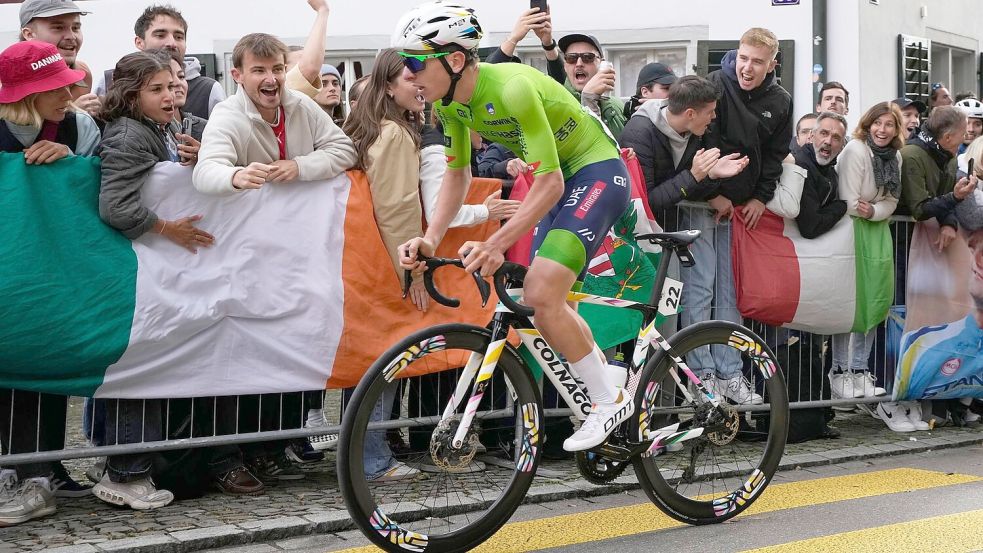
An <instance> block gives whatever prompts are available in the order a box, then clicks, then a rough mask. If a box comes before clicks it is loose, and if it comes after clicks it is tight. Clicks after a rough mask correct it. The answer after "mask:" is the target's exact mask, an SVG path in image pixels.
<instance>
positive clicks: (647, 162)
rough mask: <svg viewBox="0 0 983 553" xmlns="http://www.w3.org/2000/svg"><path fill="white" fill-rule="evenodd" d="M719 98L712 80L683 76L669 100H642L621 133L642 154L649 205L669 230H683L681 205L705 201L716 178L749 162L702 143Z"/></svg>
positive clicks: (628, 145)
mask: <svg viewBox="0 0 983 553" xmlns="http://www.w3.org/2000/svg"><path fill="white" fill-rule="evenodd" d="M718 96H719V94H718V92H717V88H716V87H715V86H714V84H713V83H711V82H710V81H708V80H706V79H704V78H702V77H696V76H687V77H683V78H681V79H679V80H678V81H675V82H674V83H673V84H672V85H670V87H669V95H668V98H666V99H664V100H662V99H651V100H648V101H646V102H645V103H643V104H642V105H641V107H640V108H639V109H638V110H637V111H636V112H635V114H634V116H632V118H631V119H629V120H628V124H627V125H625V130H624V131H623V132H622V134H621V145H622V146H623V147H625V148H634V150H635V155H637V156H638V161H639V164H640V165H641V166H642V173H643V174H644V175H645V188H646V190H647V194H648V200H649V206H650V207H651V208H652V211H653V212H654V214H655V219H656V221H658V222H659V224H660V225H662V227H663V228H664V229H665V230H667V231H675V230H678V225H677V217H676V209H677V208H676V204H678V203H679V202H680V201H682V200H693V201H699V200H705V199H706V198H707V197H708V196H710V195H711V193H713V192H714V191H715V190H716V181H715V180H714V179H722V178H726V177H730V176H733V175H736V174H737V173H739V172H741V170H743V169H744V167H745V166H746V164H747V158H746V157H743V158H740V159H737V158H738V154H736V153H735V154H730V155H728V156H725V157H723V158H721V157H720V150H719V149H717V148H704V147H703V134H704V133H705V132H706V130H707V127H709V126H710V122H711V121H712V120H713V118H714V112H715V110H716V108H717V98H718Z"/></svg>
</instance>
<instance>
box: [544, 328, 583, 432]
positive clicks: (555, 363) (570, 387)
mask: <svg viewBox="0 0 983 553" xmlns="http://www.w3.org/2000/svg"><path fill="white" fill-rule="evenodd" d="M532 346H533V350H534V351H535V352H536V356H537V357H538V358H539V360H540V361H542V362H543V363H544V364H545V365H546V367H547V368H548V369H549V371H550V372H551V373H552V374H553V376H555V377H556V383H558V384H559V385H561V386H563V388H564V389H565V390H566V392H567V394H569V395H570V397H571V399H573V401H574V402H576V403H577V407H578V408H579V409H580V412H581V413H583V414H584V415H589V414H590V400H589V399H588V398H587V394H585V393H584V391H583V390H582V389H581V388H580V385H578V384H577V381H576V380H574V378H573V376H571V374H570V371H569V370H568V369H567V367H566V366H564V365H563V361H561V360H560V358H559V356H557V355H556V352H554V351H553V350H552V349H551V348H550V346H549V344H547V343H546V340H544V339H543V338H541V337H539V336H537V337H536V338H535V339H534V340H533V341H532Z"/></svg>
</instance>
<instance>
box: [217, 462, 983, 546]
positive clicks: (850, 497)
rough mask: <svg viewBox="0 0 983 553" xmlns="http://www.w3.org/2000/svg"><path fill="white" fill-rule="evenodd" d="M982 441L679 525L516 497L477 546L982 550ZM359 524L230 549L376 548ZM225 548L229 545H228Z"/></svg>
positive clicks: (603, 507) (605, 508) (814, 480)
mask: <svg viewBox="0 0 983 553" xmlns="http://www.w3.org/2000/svg"><path fill="white" fill-rule="evenodd" d="M981 528H983V447H979V446H976V447H968V448H960V449H947V450H941V451H932V452H928V453H921V454H909V455H903V456H895V457H888V458H882V459H876V460H873V461H869V462H851V463H845V464H840V465H832V466H823V467H817V468H810V469H802V470H797V471H792V472H784V473H779V474H778V475H776V478H775V481H774V482H773V483H772V485H771V486H769V487H768V489H767V490H766V491H765V493H764V495H763V496H762V497H761V498H759V499H758V501H757V502H755V504H754V505H753V506H752V507H751V509H749V511H748V512H746V513H744V514H743V515H741V516H739V517H737V518H736V519H734V520H733V521H731V522H728V523H725V524H718V525H713V526H702V527H692V526H685V525H681V524H680V523H677V522H675V521H674V520H672V519H670V518H668V517H667V516H665V515H663V514H662V513H661V512H659V511H658V510H657V509H656V508H655V507H654V506H652V505H651V504H650V503H649V502H648V501H647V500H646V498H645V496H644V493H643V492H641V491H635V492H629V493H624V494H621V495H615V496H605V497H597V498H589V499H576V500H568V501H562V502H557V503H547V504H540V505H528V506H523V507H522V508H520V509H519V511H518V512H517V513H516V514H515V515H514V516H513V517H512V520H511V521H510V523H509V524H507V525H506V526H505V527H503V528H502V529H501V530H500V531H499V532H498V533H497V534H496V535H495V536H493V537H492V539H491V540H489V541H488V542H487V543H485V544H484V545H483V546H482V547H480V548H478V549H476V550H475V551H480V552H494V553H507V552H516V553H518V552H524V551H549V552H565V553H574V552H585V553H586V552H591V553H593V552H596V551H604V552H605V553H609V552H610V553H617V552H626V553H627V552H631V553H636V552H638V551H646V552H658V551H666V552H670V551H671V552H672V553H688V552H693V553H697V552H699V553H704V552H706V551H715V552H728V551H767V552H800V551H801V552H806V551H808V552H810V553H812V552H833V551H844V552H846V551H849V552H855V551H891V552H892V553H894V552H903V551H913V552H914V551H917V552H923V551H938V552H946V553H950V552H952V553H955V552H961V551H983V530H981ZM367 544H368V542H367V540H365V538H364V537H362V536H361V534H359V533H358V532H347V533H344V534H338V535H333V536H309V537H305V538H297V539H293V540H288V541H282V542H277V543H271V544H256V545H252V546H248V547H245V548H244V547H239V548H236V551H241V552H245V553H268V552H270V553H271V552H274V551H289V552H291V553H315V552H316V553H322V552H325V553H326V552H341V551H344V552H346V553H355V552H358V553H362V552H369V551H376V549H375V548H374V547H372V546H369V545H367ZM230 551H231V550H230Z"/></svg>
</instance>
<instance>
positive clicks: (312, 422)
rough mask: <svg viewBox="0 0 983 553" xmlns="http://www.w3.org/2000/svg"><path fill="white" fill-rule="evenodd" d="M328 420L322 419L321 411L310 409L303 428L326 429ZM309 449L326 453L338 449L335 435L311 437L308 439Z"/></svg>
mask: <svg viewBox="0 0 983 553" xmlns="http://www.w3.org/2000/svg"><path fill="white" fill-rule="evenodd" d="M327 427H328V420H327V419H326V418H324V410H323V409H310V410H308V411H307V422H306V423H304V428H327ZM308 440H310V442H311V447H313V448H314V449H316V450H318V451H327V450H330V449H335V448H337V447H338V435H337V434H324V435H322V436H311V437H310V438H308Z"/></svg>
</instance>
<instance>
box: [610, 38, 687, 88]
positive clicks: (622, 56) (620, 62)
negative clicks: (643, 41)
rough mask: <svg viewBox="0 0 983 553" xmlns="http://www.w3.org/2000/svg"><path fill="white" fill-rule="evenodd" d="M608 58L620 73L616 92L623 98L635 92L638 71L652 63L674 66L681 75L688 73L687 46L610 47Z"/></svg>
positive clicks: (616, 71)
mask: <svg viewBox="0 0 983 553" xmlns="http://www.w3.org/2000/svg"><path fill="white" fill-rule="evenodd" d="M608 60H609V61H610V62H611V63H613V64H614V70H615V73H616V74H617V75H618V81H617V87H618V89H617V90H616V91H615V92H616V93H617V94H618V96H621V97H622V98H628V97H630V96H633V95H634V94H635V92H636V90H635V84H636V83H637V81H638V73H639V72H641V70H642V68H643V67H645V66H646V65H648V64H650V63H655V62H662V63H664V64H666V65H668V66H669V67H670V68H672V70H673V72H674V73H675V74H676V75H677V76H680V77H682V76H683V75H685V74H686V47H685V46H673V47H664V48H645V49H632V50H627V49H626V50H621V49H618V48H610V49H608Z"/></svg>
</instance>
